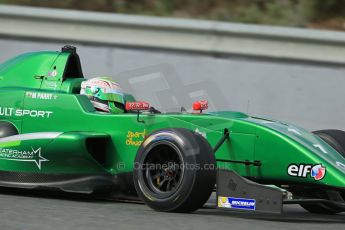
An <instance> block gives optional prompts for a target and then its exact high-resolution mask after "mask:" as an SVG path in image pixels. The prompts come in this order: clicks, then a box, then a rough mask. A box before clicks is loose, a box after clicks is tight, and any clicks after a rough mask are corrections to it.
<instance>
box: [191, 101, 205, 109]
mask: <svg viewBox="0 0 345 230" xmlns="http://www.w3.org/2000/svg"><path fill="white" fill-rule="evenodd" d="M205 109H208V101H207V100H202V101H196V102H194V103H193V110H200V111H201V110H205Z"/></svg>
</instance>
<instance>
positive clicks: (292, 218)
mask: <svg viewBox="0 0 345 230" xmlns="http://www.w3.org/2000/svg"><path fill="white" fill-rule="evenodd" d="M195 215H205V216H206V215H207V216H210V215H216V216H224V217H232V218H241V219H247V220H248V219H249V220H250V219H251V220H262V221H276V222H293V223H320V224H322V223H324V224H330V223H345V215H344V213H342V214H335V215H324V214H314V213H309V212H307V211H304V210H303V209H302V208H301V207H299V206H298V205H290V207H289V206H284V211H283V213H282V214H266V213H245V212H236V211H225V210H220V209H216V208H215V206H207V207H205V208H203V209H200V210H198V211H197V212H195Z"/></svg>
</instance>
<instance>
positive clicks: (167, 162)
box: [133, 128, 216, 212]
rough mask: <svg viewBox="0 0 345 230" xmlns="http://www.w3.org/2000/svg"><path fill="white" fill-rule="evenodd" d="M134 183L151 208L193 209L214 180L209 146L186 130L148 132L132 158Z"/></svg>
mask: <svg viewBox="0 0 345 230" xmlns="http://www.w3.org/2000/svg"><path fill="white" fill-rule="evenodd" d="M135 164H136V165H135V169H134V174H133V178H134V185H135V188H136V190H137V193H138V195H139V197H140V198H141V199H142V200H143V201H144V202H145V203H146V204H147V205H148V206H150V207H151V208H153V209H155V210H157V211H164V212H193V211H195V210H197V209H198V208H201V207H202V206H203V205H204V204H205V202H206V201H207V200H208V198H209V197H210V195H211V193H212V191H213V188H214V184H215V181H216V160H215V157H214V154H213V151H212V148H211V146H210V145H209V143H208V142H207V140H206V139H205V138H204V137H202V136H201V135H199V134H197V133H194V132H192V131H191V130H188V129H181V128H178V129H166V130H160V131H156V132H153V133H152V134H151V135H149V136H148V137H147V138H146V139H145V140H144V142H143V144H142V145H141V147H140V148H139V150H138V153H137V156H136V159H135Z"/></svg>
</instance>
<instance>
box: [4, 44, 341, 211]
mask: <svg viewBox="0 0 345 230" xmlns="http://www.w3.org/2000/svg"><path fill="white" fill-rule="evenodd" d="M85 80H86V79H84V77H83V73H82V69H81V65H80V60H79V57H78V55H77V53H76V49H75V48H74V47H71V46H65V47H63V48H62V50H61V52H35V53H27V54H23V55H20V56H18V57H15V58H13V59H11V60H9V61H6V62H5V63H3V64H0V186H2V187H13V188H25V189H39V190H54V191H55V190H57V191H62V192H70V193H84V194H90V195H92V194H97V195H98V196H100V195H101V196H103V195H104V196H107V195H109V194H112V196H123V195H128V196H132V195H135V196H138V197H139V198H140V199H141V200H143V201H144V202H145V203H146V204H147V205H149V206H150V207H152V208H153V209H155V210H158V211H172V212H191V211H194V210H196V209H198V208H201V207H202V206H203V205H204V204H205V202H206V201H207V200H208V199H209V197H210V195H211V193H212V192H213V191H216V194H217V207H219V208H222V209H226V210H236V211H244V212H245V211H249V212H250V211H258V212H271V213H280V212H281V210H282V204H300V205H301V206H302V207H303V208H305V209H306V210H308V211H310V212H315V213H329V214H331V213H338V212H343V211H345V132H343V131H340V130H321V131H316V132H314V133H310V132H308V131H306V130H304V129H302V128H300V127H298V126H295V125H292V124H287V123H284V122H280V121H275V120H270V119H263V118H258V117H252V116H248V115H246V114H243V113H240V112H230V111H219V112H209V113H207V112H205V110H206V109H207V106H208V105H207V101H198V102H195V103H194V104H193V111H194V112H190V113H188V112H186V111H184V110H181V111H182V112H179V113H161V112H159V111H157V110H156V109H154V108H153V107H150V106H149V104H148V103H146V102H140V101H136V100H135V99H134V97H133V96H132V95H129V94H126V95H124V96H125V101H124V103H125V107H124V108H123V109H124V113H119V114H112V113H105V112H101V111H97V110H96V109H95V107H94V106H93V104H92V103H91V102H90V99H89V98H88V97H87V96H85V95H82V94H80V90H81V85H82V82H83V81H85Z"/></svg>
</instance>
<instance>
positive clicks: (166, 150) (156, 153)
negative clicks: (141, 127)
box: [143, 142, 184, 196]
mask: <svg viewBox="0 0 345 230" xmlns="http://www.w3.org/2000/svg"><path fill="white" fill-rule="evenodd" d="M183 176H184V167H183V159H182V154H181V151H180V150H179V149H178V148H177V147H176V146H175V145H174V144H172V143H170V142H166V143H164V144H162V143H160V144H159V145H156V146H153V147H152V148H151V150H150V151H149V152H148V154H147V155H146V157H145V160H144V164H143V179H144V181H145V183H146V185H147V187H148V189H149V190H150V191H151V192H153V193H155V194H159V195H164V196H169V195H171V194H173V193H175V191H176V190H177V189H178V188H179V186H180V185H181V182H182V180H183Z"/></svg>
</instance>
